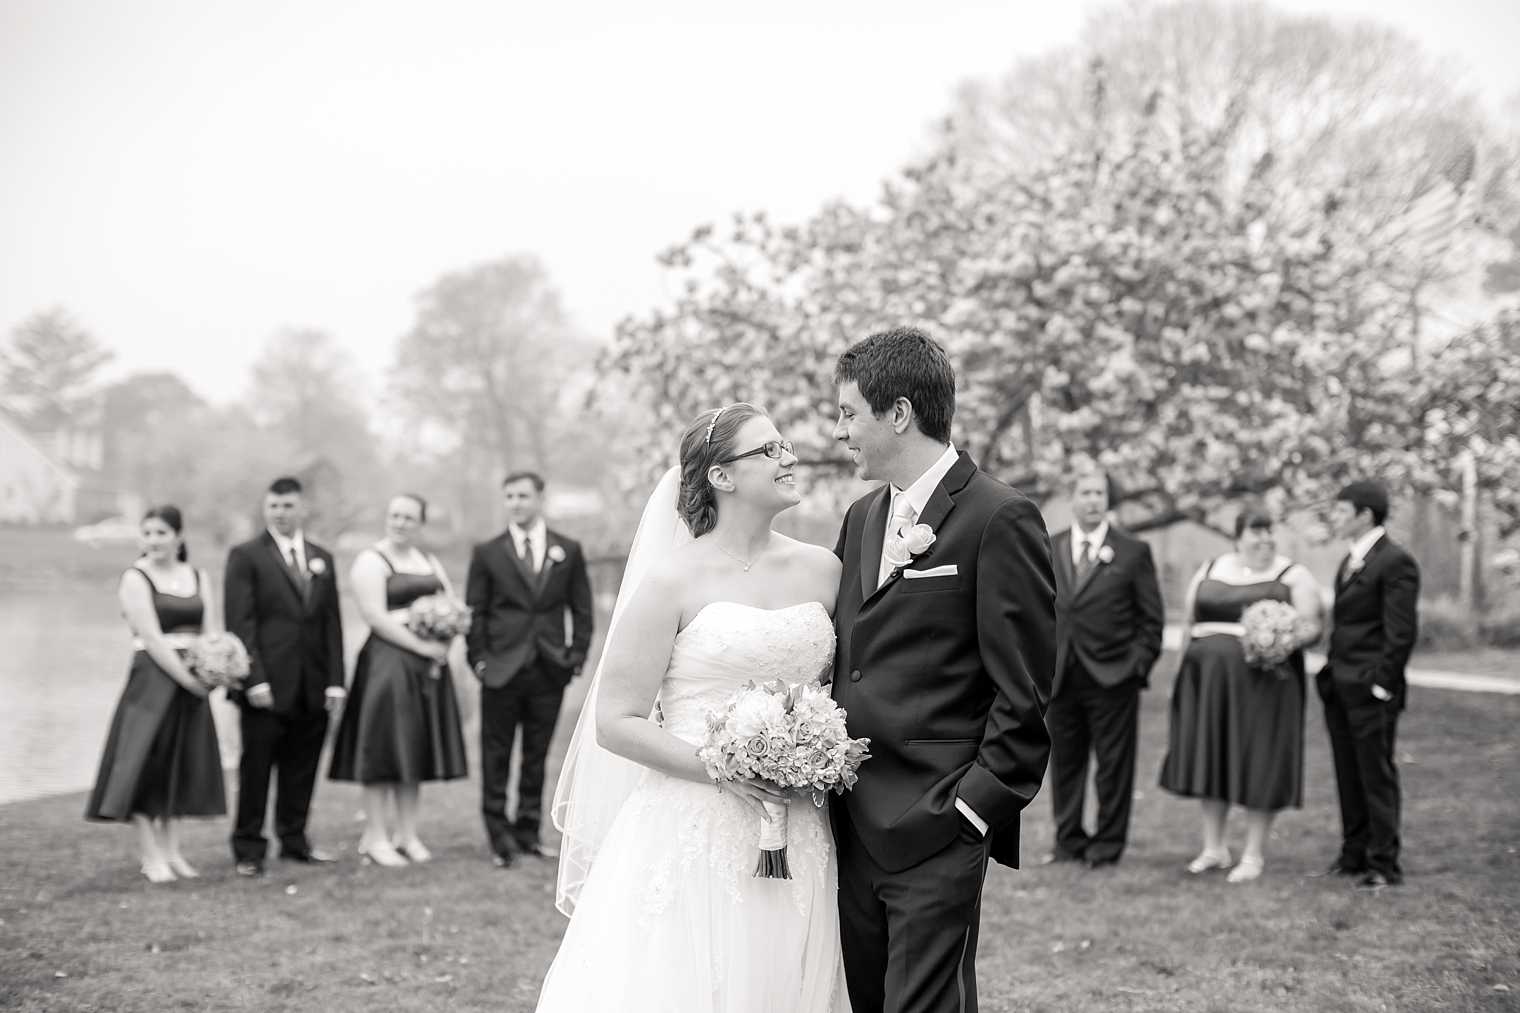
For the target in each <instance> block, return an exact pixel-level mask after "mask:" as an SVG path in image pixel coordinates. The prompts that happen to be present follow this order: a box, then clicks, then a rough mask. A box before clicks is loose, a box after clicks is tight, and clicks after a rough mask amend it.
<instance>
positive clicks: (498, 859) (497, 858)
mask: <svg viewBox="0 0 1520 1013" xmlns="http://www.w3.org/2000/svg"><path fill="white" fill-rule="evenodd" d="M514 861H515V859H514V858H513V857H512V856H511V855H510V854H507V855H503V854H499V853H498V854H495V855H492V856H491V864H492V865H494V866H495V867H496V868H498V869H510V868H512V863H513V862H514Z"/></svg>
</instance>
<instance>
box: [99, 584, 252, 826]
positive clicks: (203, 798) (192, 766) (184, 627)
mask: <svg viewBox="0 0 1520 1013" xmlns="http://www.w3.org/2000/svg"><path fill="white" fill-rule="evenodd" d="M134 569H136V568H134ZM136 572H138V573H141V574H142V576H143V578H144V579H145V580H147V582H148V587H149V588H151V589H152V592H153V611H154V612H156V613H157V614H158V625H159V628H160V629H162V630H163V631H164V632H165V633H199V632H200V631H201V619H202V615H203V613H204V611H205V608H204V603H203V602H202V600H201V585H200V579H201V578H200V571H198V570H197V571H196V575H195V593H194V594H192V595H190V596H189V597H182V596H180V595H174V594H165V593H164V592H162V591H160V590H159V589H158V588H157V587H156V586H155V585H154V583H153V578H152V577H150V576H148V574H147V573H144V572H143V571H142V570H141V569H136ZM137 813H141V814H143V815H145V816H148V817H150V818H152V819H169V818H177V817H180V816H225V815H226V814H227V789H226V786H225V784H223V782H222V754H221V751H220V750H219V749H218V748H217V744H216V725H215V724H214V723H213V722H212V719H211V704H210V702H209V701H207V700H206V699H205V698H204V697H199V696H196V695H195V694H194V693H191V692H190V691H189V690H187V689H185V688H184V687H183V686H181V685H180V684H179V683H177V682H175V681H174V680H173V679H172V678H171V677H170V676H169V675H168V673H166V672H165V671H164V670H163V669H162V668H160V667H159V665H158V662H156V661H154V660H153V659H152V658H151V657H150V656H149V655H148V652H147V651H138V652H137V653H136V654H134V655H133V656H132V668H131V670H130V672H129V673H128V675H127V688H126V689H124V690H123V691H122V694H121V699H120V700H119V701H118V702H117V704H116V714H115V715H114V716H113V717H112V718H111V731H110V733H109V734H108V735H107V736H106V747H105V750H104V752H103V753H102V754H101V757H100V772H99V773H98V774H96V775H95V790H94V791H92V792H91V793H90V801H89V805H88V806H86V808H85V812H84V815H85V819H89V820H130V819H131V818H132V816H133V815H134V814H137Z"/></svg>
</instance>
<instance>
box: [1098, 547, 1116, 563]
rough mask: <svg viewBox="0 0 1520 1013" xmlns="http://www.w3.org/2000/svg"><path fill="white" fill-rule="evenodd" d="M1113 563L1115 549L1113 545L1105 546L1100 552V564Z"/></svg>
mask: <svg viewBox="0 0 1520 1013" xmlns="http://www.w3.org/2000/svg"><path fill="white" fill-rule="evenodd" d="M1113 561H1114V547H1113V546H1112V545H1105V546H1103V547H1102V548H1101V549H1099V550H1098V562H1100V563H1112V562H1113Z"/></svg>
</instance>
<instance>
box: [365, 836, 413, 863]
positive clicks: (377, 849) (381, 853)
mask: <svg viewBox="0 0 1520 1013" xmlns="http://www.w3.org/2000/svg"><path fill="white" fill-rule="evenodd" d="M359 860H360V861H361V862H362V863H363V864H365V865H383V866H385V867H387V868H391V869H394V868H396V867H398V866H402V865H406V864H407V861H406V858H405V856H403V855H401V854H400V853H399V852H397V851H396V849H395V848H393V847H391V846H390V844H389V842H386V841H375V842H374V843H372V844H364V843H362V842H361V843H360V845H359Z"/></svg>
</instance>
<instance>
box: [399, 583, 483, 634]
mask: <svg viewBox="0 0 1520 1013" xmlns="http://www.w3.org/2000/svg"><path fill="white" fill-rule="evenodd" d="M406 628H407V629H409V630H411V631H412V632H413V633H415V634H417V636H419V637H421V638H422V639H423V640H437V641H440V642H443V643H447V642H448V641H450V640H453V639H454V638H455V637H457V636H460V635H462V634H464V633H465V632H466V631H468V630H469V628H470V606H468V605H466V604H465V603H464V602H462V601H460V600H459V599H458V598H455V597H454V596H453V595H448V594H429V595H424V596H423V597H421V598H418V599H417V600H416V601H414V602H412V604H411V606H410V607H409V608H408V609H407V610H406Z"/></svg>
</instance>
